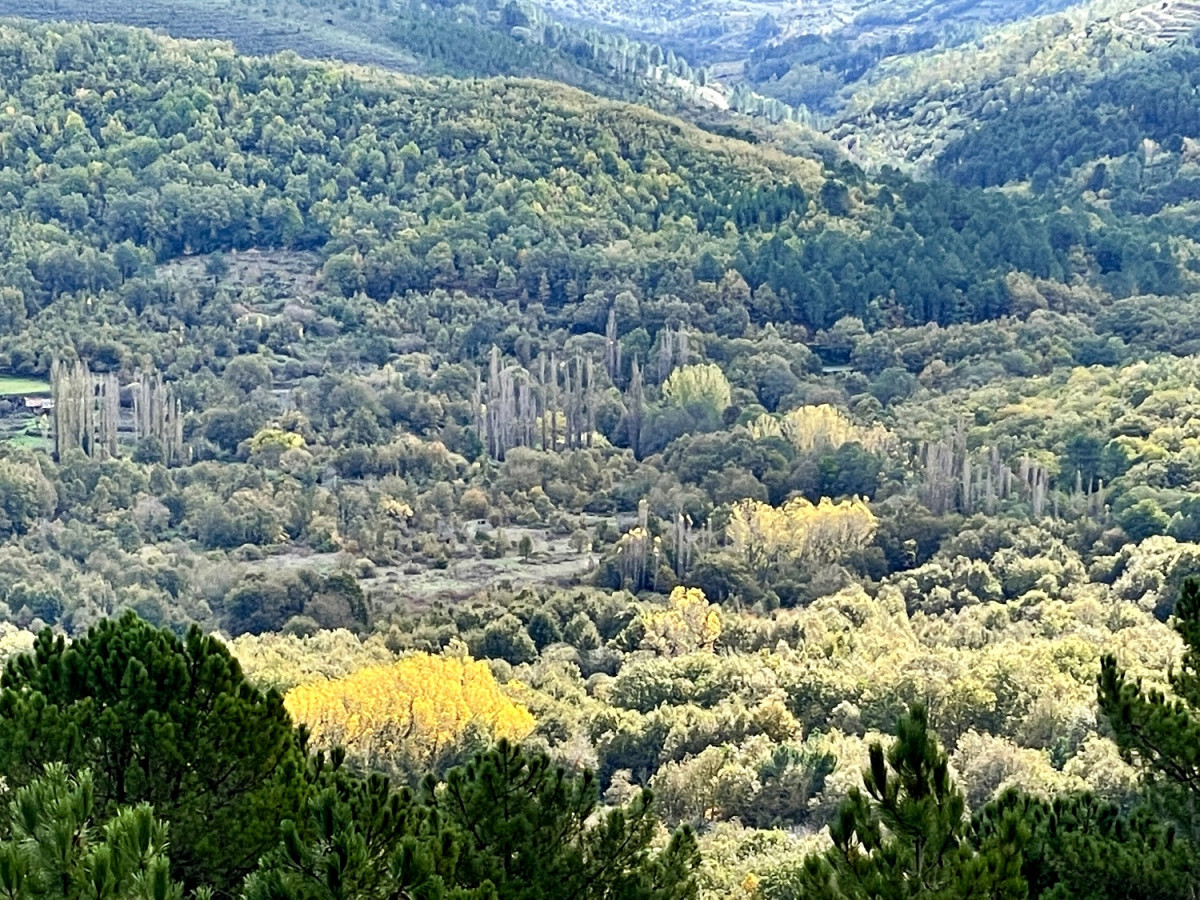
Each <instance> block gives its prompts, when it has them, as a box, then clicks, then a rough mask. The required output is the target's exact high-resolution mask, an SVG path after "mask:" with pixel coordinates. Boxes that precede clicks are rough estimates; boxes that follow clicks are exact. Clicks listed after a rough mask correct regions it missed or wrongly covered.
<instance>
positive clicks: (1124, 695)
mask: <svg viewBox="0 0 1200 900" xmlns="http://www.w3.org/2000/svg"><path fill="white" fill-rule="evenodd" d="M1174 626H1175V630H1176V631H1178V632H1179V634H1180V636H1181V637H1182V638H1183V643H1184V652H1183V659H1182V660H1181V661H1180V665H1179V668H1178V669H1177V670H1175V671H1173V672H1170V673H1168V676H1167V682H1168V684H1169V685H1170V688H1171V694H1172V696H1167V694H1166V693H1165V692H1163V691H1161V690H1157V689H1150V690H1146V689H1144V688H1143V687H1142V684H1141V681H1140V679H1135V678H1130V677H1129V675H1128V674H1127V673H1126V672H1125V671H1124V670H1123V669H1122V668H1121V667H1120V666H1119V665H1118V663H1117V659H1116V657H1115V656H1111V655H1109V656H1105V657H1104V658H1103V659H1102V660H1101V662H1100V680H1099V698H1098V699H1099V706H1100V712H1101V714H1102V715H1103V716H1104V718H1105V719H1106V720H1107V722H1108V725H1109V727H1110V728H1111V729H1112V734H1113V738H1114V739H1115V740H1116V742H1117V746H1118V747H1120V749H1121V755H1122V756H1124V757H1125V759H1126V760H1128V761H1132V762H1137V763H1139V764H1141V765H1142V766H1143V767H1144V770H1145V775H1146V779H1147V782H1148V786H1149V788H1150V790H1151V791H1152V793H1153V795H1154V796H1155V798H1156V800H1157V801H1158V802H1157V805H1158V806H1159V808H1160V810H1161V811H1163V812H1166V813H1168V814H1170V815H1171V816H1173V817H1174V819H1175V821H1176V822H1177V823H1178V824H1179V825H1180V826H1181V827H1182V828H1183V829H1184V831H1185V833H1186V834H1188V835H1189V836H1190V837H1191V838H1192V840H1196V837H1197V835H1198V834H1200V580H1196V579H1189V580H1188V581H1186V582H1184V585H1183V589H1182V591H1181V592H1180V595H1179V600H1178V601H1177V603H1176V605H1175V619H1174Z"/></svg>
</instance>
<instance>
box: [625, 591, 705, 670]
mask: <svg viewBox="0 0 1200 900" xmlns="http://www.w3.org/2000/svg"><path fill="white" fill-rule="evenodd" d="M638 619H639V620H640V622H641V624H642V627H643V628H644V629H645V635H644V637H643V638H642V642H641V646H642V649H645V650H657V651H658V652H659V653H661V654H662V655H663V656H682V655H683V654H685V653H695V652H697V651H699V650H712V649H713V647H714V646H715V645H716V643H717V638H719V637H720V636H721V613H720V610H719V609H718V608H717V606H716V605H715V604H712V603H709V602H708V598H707V597H706V596H704V591H702V590H700V588H687V587H683V586H682V585H680V586H679V587H676V588H675V589H674V590H673V591H671V596H670V597H668V598H667V605H666V606H665V607H652V608H647V609H643V610H642V612H641V613H640V614H639V616H638Z"/></svg>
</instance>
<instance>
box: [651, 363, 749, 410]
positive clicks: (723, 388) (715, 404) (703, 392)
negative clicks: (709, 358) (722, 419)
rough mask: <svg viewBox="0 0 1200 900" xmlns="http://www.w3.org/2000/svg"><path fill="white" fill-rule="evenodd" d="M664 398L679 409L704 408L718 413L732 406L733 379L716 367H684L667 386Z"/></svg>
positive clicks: (672, 374) (703, 365)
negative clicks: (695, 405) (680, 407)
mask: <svg viewBox="0 0 1200 900" xmlns="http://www.w3.org/2000/svg"><path fill="white" fill-rule="evenodd" d="M662 395H663V397H664V398H666V399H667V400H668V401H670V402H671V403H673V404H674V405H675V406H691V405H692V404H701V405H704V406H710V407H712V408H713V409H714V410H716V411H717V412H724V410H725V408H726V407H728V406H729V403H730V398H731V396H732V393H731V391H730V388H729V379H727V378H726V377H725V373H724V372H722V371H721V367H720V366H718V365H716V364H715V363H700V364H698V365H694V366H680V367H679V368H678V369H676V370H675V371H674V372H672V373H671V374H670V375H668V376H667V380H666V381H664V382H663V386H662Z"/></svg>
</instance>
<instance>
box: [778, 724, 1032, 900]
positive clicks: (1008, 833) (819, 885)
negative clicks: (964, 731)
mask: <svg viewBox="0 0 1200 900" xmlns="http://www.w3.org/2000/svg"><path fill="white" fill-rule="evenodd" d="M870 755H871V765H870V768H868V769H867V770H866V771H865V772H863V782H864V786H865V788H866V792H865V793H864V792H863V791H860V790H858V789H857V788H855V789H853V790H852V791H851V792H850V796H849V797H848V798H847V799H846V801H845V803H843V805H842V808H841V809H840V810H839V811H838V815H837V817H836V818H835V819H834V821H833V822H832V824H831V825H830V836H831V837H832V838H833V846H832V847H831V848H830V849H829V850H827V851H826V852H825V853H823V854H820V855H816V856H811V857H809V858H808V859H806V860H805V861H804V865H803V867H802V868H801V869H799V870H798V871H795V872H794V873H792V874H791V875H790V876H785V877H788V878H789V880H790V882H791V883H790V884H788V885H786V886H785V890H784V891H782V892H778V891H777V892H776V893H778V894H779V895H780V896H789V897H804V898H807V900H817V898H829V900H834V898H837V900H851V898H854V900H857V898H863V900H867V898H872V900H876V898H877V900H893V898H895V900H900V898H916V897H920V898H926V900H935V898H937V900H966V898H997V900H999V898H1014V900H1016V898H1024V897H1025V896H1026V888H1025V881H1024V879H1023V878H1022V877H1021V845H1022V843H1023V841H1022V834H1021V833H1020V832H1019V830H1018V829H1017V828H1016V827H1009V828H1006V829H1005V830H1003V831H1002V832H1000V833H998V834H996V835H994V836H992V838H991V839H990V840H989V841H988V842H986V843H985V844H984V845H983V846H981V847H973V846H972V845H971V844H970V842H969V841H968V840H967V838H968V821H967V817H966V800H965V799H964V797H963V794H962V792H961V791H960V790H959V789H958V788H957V787H956V786H955V784H954V782H953V781H952V780H951V778H950V771H949V763H948V760H947V757H946V754H945V753H944V752H943V751H942V749H941V748H940V747H939V746H938V744H937V739H936V738H935V737H934V735H933V733H932V732H931V731H930V729H929V720H928V716H927V714H926V712H925V708H924V707H923V706H921V705H915V706H913V707H912V708H911V709H910V710H909V712H908V714H907V715H906V716H902V717H901V718H900V721H899V722H898V723H897V726H896V742H895V743H894V744H893V745H892V747H891V748H890V749H889V750H887V751H886V752H885V751H884V748H883V745H882V744H879V743H876V744H872V745H871V748H870Z"/></svg>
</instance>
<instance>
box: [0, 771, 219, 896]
mask: <svg viewBox="0 0 1200 900" xmlns="http://www.w3.org/2000/svg"><path fill="white" fill-rule="evenodd" d="M8 815H9V819H8V834H7V835H6V839H5V840H3V841H0V898H5V900H182V897H183V888H182V887H181V886H180V885H178V884H176V883H175V882H174V881H172V880H171V873H170V864H169V862H168V860H167V826H166V825H165V824H164V823H163V822H161V821H159V820H158V819H156V818H155V817H154V811H153V810H152V809H151V808H150V807H149V806H148V805H147V804H139V805H138V806H133V807H123V808H121V809H119V810H117V811H116V814H115V815H114V816H113V817H112V818H110V819H109V820H108V821H107V822H102V821H101V812H100V810H99V809H98V807H97V805H96V790H95V784H94V782H93V779H92V774H91V772H89V771H87V770H84V771H83V772H81V773H80V774H79V775H75V776H72V775H70V774H68V772H67V769H66V767H65V766H63V765H61V764H58V763H52V764H51V765H49V766H47V767H46V773H45V774H44V775H43V776H41V777H40V778H37V779H35V780H34V781H33V782H31V783H30V784H29V785H27V786H25V787H23V788H21V789H19V790H18V791H16V793H15V796H14V798H13V800H12V802H11V803H10V804H9V813H8ZM203 896H207V894H205V895H203Z"/></svg>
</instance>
